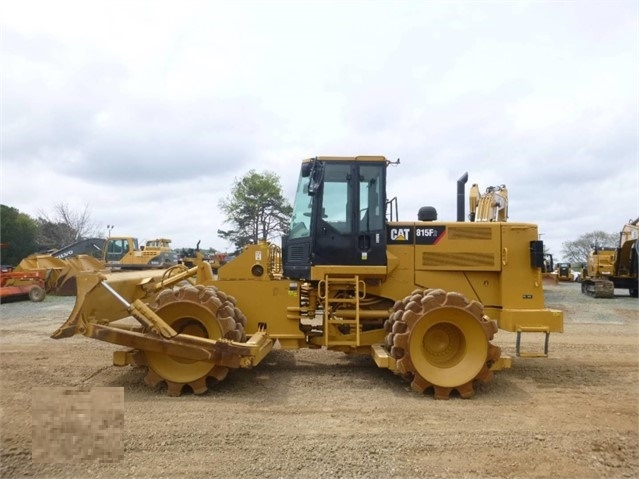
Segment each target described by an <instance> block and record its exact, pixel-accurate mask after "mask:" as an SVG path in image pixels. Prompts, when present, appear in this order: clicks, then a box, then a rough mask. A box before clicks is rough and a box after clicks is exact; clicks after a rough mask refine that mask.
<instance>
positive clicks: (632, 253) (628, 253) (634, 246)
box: [581, 218, 639, 298]
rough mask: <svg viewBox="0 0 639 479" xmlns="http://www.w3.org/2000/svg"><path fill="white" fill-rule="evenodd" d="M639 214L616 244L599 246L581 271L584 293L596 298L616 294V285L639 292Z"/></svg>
mask: <svg viewBox="0 0 639 479" xmlns="http://www.w3.org/2000/svg"><path fill="white" fill-rule="evenodd" d="M638 238H639V218H637V219H636V220H634V221H628V223H626V224H625V225H624V226H623V228H622V229H621V232H620V233H619V243H618V245H617V246H616V247H600V246H595V247H594V248H593V249H592V251H591V252H590V253H589V255H588V264H587V266H586V267H585V268H584V270H583V272H582V275H581V291H582V293H584V294H586V295H588V296H592V297H594V298H612V297H614V295H615V288H619V289H627V290H628V293H629V294H630V296H632V297H634V298H636V297H638V296H639V285H638V282H639V275H638V274H637V271H638V270H639V267H638V261H639V242H638V241H637V239H638Z"/></svg>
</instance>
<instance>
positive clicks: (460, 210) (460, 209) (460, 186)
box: [457, 172, 468, 221]
mask: <svg viewBox="0 0 639 479" xmlns="http://www.w3.org/2000/svg"><path fill="white" fill-rule="evenodd" d="M467 181H468V172H466V173H464V174H463V175H461V177H460V178H459V179H458V180H457V221H464V217H465V216H466V214H465V211H464V203H465V202H466V198H465V196H466V195H465V194H464V186H465V185H466V182H467Z"/></svg>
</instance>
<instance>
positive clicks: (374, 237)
mask: <svg viewBox="0 0 639 479" xmlns="http://www.w3.org/2000/svg"><path fill="white" fill-rule="evenodd" d="M389 164H391V163H390V162H389V161H387V160H386V158H384V157H380V156H358V157H317V158H312V159H307V160H304V161H303V162H302V166H301V170H300V176H299V180H298V187H297V193H296V196H295V201H294V208H293V215H292V220H291V228H290V232H289V234H288V235H287V236H285V237H284V238H282V248H280V247H278V246H276V245H274V244H269V243H266V242H260V243H258V244H252V245H249V246H246V247H245V249H244V250H243V252H242V253H241V254H240V255H238V256H237V257H236V258H235V259H233V260H232V261H230V262H228V263H226V264H225V265H223V266H221V267H220V268H219V269H218V277H217V279H214V276H213V272H212V269H211V265H210V264H209V263H207V262H205V261H199V262H198V263H197V264H196V265H195V266H194V267H193V268H190V269H188V270H187V269H185V267H184V266H183V265H179V266H177V267H174V268H171V269H168V270H166V271H165V272H164V273H162V272H146V273H143V272H131V273H128V276H127V277H123V276H122V277H118V276H117V275H111V276H110V277H108V276H106V275H103V274H100V273H81V274H80V275H78V278H77V280H78V294H77V300H76V305H75V307H74V309H73V311H72V313H71V315H70V317H69V318H68V319H67V321H66V322H65V323H64V324H63V325H62V326H61V327H60V328H59V329H58V330H57V331H56V332H55V333H54V334H53V335H52V337H53V338H56V339H61V338H67V337H71V336H73V335H75V334H83V335H85V336H87V337H89V338H94V339H99V340H102V341H107V342H110V343H114V344H119V345H122V346H125V347H126V348H127V349H126V350H123V351H116V352H115V353H114V357H113V360H114V364H115V365H118V366H124V365H129V364H131V365H142V366H145V367H146V368H147V370H148V372H147V375H146V379H145V381H146V383H147V384H148V385H150V386H159V385H161V384H164V383H165V384H166V386H167V391H168V393H169V394H170V395H179V394H180V393H182V391H183V390H184V389H185V388H186V389H189V390H191V391H192V392H194V393H196V394H199V393H203V392H205V391H206V390H207V388H208V387H209V386H211V385H212V383H213V382H214V381H215V380H217V381H220V380H223V379H224V378H225V377H226V375H227V373H228V372H229V370H230V369H239V368H250V367H253V366H256V365H257V364H259V363H260V361H262V360H263V359H264V357H266V355H267V354H268V353H269V352H270V351H271V349H272V348H273V347H274V344H277V345H278V347H279V348H282V349H288V350H294V349H299V348H323V349H328V350H334V351H343V352H346V353H353V354H355V353H359V354H368V355H370V356H371V357H372V358H373V360H374V362H375V363H376V364H377V366H379V367H380V368H386V369H389V370H391V371H393V372H394V373H396V374H397V375H399V376H401V377H402V378H404V379H407V380H409V381H410V383H411V387H412V389H413V390H414V391H418V392H425V391H432V393H433V395H434V397H435V398H442V399H443V398H448V397H449V396H450V395H451V393H453V392H454V394H455V395H459V396H461V397H463V398H468V397H471V396H472V395H473V394H474V391H475V387H476V385H477V384H480V383H484V382H487V381H489V380H490V379H491V377H492V374H493V371H497V370H500V369H504V368H508V367H510V366H511V361H512V359H511V358H510V357H507V356H505V355H502V354H501V349H500V348H499V347H498V346H496V345H494V344H493V343H492V342H491V341H492V339H493V337H494V335H495V333H496V332H497V331H498V329H503V330H506V331H511V332H514V333H516V334H517V336H516V338H517V339H516V345H515V352H516V355H517V356H519V357H526V356H534V357H540V356H541V357H545V356H547V355H548V338H549V335H550V333H551V332H562V331H563V313H562V312H561V311H558V310H551V309H547V308H545V307H544V293H543V288H542V281H541V269H542V266H543V260H544V257H543V243H542V242H541V241H540V240H539V239H538V231H537V226H536V225H534V224H529V223H510V222H506V221H505V217H502V216H499V218H500V219H502V220H501V221H481V222H479V221H475V222H464V216H465V213H464V203H465V200H464V199H463V196H464V194H463V191H464V184H465V182H466V180H467V178H468V175H467V174H466V175H464V176H463V177H462V178H460V180H458V185H457V189H458V205H457V222H439V221H434V219H435V218H436V217H437V213H436V210H435V208H433V207H424V208H421V209H420V212H419V214H418V219H417V221H399V220H398V218H397V217H396V198H393V199H392V200H389V201H387V196H386V170H387V166H388V165H389ZM460 191H461V195H460V194H459V192H460ZM483 217H486V218H487V216H483ZM185 282H187V283H186V284H185ZM130 316H132V317H133V318H134V319H135V320H136V324H135V325H131V323H130V319H131V318H130ZM531 333H536V334H537V335H534V334H532V335H531ZM539 334H541V335H542V337H543V339H544V341H543V349H542V347H540V346H538V347H534V345H533V346H532V347H531V344H530V341H528V344H527V346H526V347H524V345H523V342H522V339H523V337H524V336H525V337H526V338H529V339H531V338H538V337H539V336H538V335H539Z"/></svg>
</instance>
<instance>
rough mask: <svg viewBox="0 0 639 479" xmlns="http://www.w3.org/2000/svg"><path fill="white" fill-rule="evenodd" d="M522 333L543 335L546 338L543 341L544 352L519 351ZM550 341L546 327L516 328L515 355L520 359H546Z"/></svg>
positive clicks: (548, 329) (548, 330)
mask: <svg viewBox="0 0 639 479" xmlns="http://www.w3.org/2000/svg"><path fill="white" fill-rule="evenodd" d="M522 333H543V334H545V336H546V338H545V341H544V352H543V353H541V352H522V351H521V335H522ZM549 339H550V328H548V327H547V326H540V327H535V326H529V327H523V326H522V327H518V328H517V339H516V341H515V353H516V354H517V356H518V357H521V358H547V357H548V341H549Z"/></svg>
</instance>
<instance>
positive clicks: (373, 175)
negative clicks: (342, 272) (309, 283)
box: [282, 156, 387, 279]
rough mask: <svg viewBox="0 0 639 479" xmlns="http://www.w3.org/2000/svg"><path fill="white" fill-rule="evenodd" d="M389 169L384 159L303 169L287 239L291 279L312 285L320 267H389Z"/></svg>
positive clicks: (311, 163) (317, 163) (319, 161)
mask: <svg viewBox="0 0 639 479" xmlns="http://www.w3.org/2000/svg"><path fill="white" fill-rule="evenodd" d="M386 165H387V161H386V159H385V158H384V157H380V156H358V157H355V158H341V157H317V158H313V159H310V160H305V161H304V162H303V163H302V168H301V171H300V178H299V181H298V184H297V192H296V194H295V202H294V205H293V215H292V218H291V230H290V232H289V234H288V236H286V237H284V238H283V239H282V246H283V253H284V275H285V276H286V277H288V278H295V279H309V278H310V277H311V267H312V266H316V265H336V266H358V265H361V266H385V265H386V235H385V223H386V221H385V220H386V217H385V208H386Z"/></svg>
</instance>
